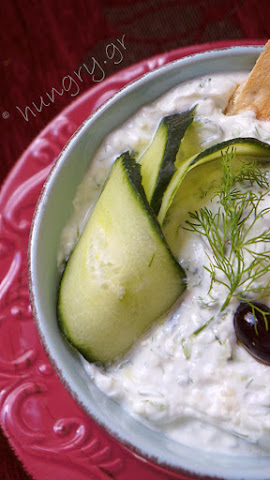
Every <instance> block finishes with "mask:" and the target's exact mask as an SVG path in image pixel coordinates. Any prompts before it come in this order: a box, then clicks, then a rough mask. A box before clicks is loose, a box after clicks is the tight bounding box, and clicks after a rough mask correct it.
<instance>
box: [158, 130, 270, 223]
mask: <svg viewBox="0 0 270 480" xmlns="http://www.w3.org/2000/svg"><path fill="white" fill-rule="evenodd" d="M230 147H233V148H235V149H236V153H237V155H238V156H245V157H247V158H248V157H250V158H258V159H259V160H260V161H263V160H270V145H268V143H265V142H261V141H260V140H257V139H256V138H249V137H247V138H233V139H231V140H227V141H225V142H221V143H217V144H216V145H214V146H212V147H209V148H207V149H206V150H204V151H202V152H200V153H199V154H197V155H194V156H193V157H190V158H188V159H186V160H185V161H183V162H182V163H181V164H180V165H179V167H178V168H177V170H176V172H175V173H174V175H173V176H172V178H171V181H170V183H169V185H168V188H167V190H166V191H165V193H164V195H163V199H162V203H161V207H160V210H159V212H158V215H157V218H158V221H159V223H160V225H162V224H163V222H164V219H165V217H166V214H167V211H168V209H169V208H170V205H171V203H172V201H173V199H174V196H175V194H176V192H177V190H178V188H179V185H180V183H181V182H182V181H183V179H184V178H185V176H186V174H187V173H188V172H189V171H190V170H192V169H193V168H194V167H197V166H198V165H202V164H203V163H207V162H210V161H212V160H217V159H218V158H220V155H221V152H222V151H223V150H224V151H225V150H227V149H228V148H230Z"/></svg>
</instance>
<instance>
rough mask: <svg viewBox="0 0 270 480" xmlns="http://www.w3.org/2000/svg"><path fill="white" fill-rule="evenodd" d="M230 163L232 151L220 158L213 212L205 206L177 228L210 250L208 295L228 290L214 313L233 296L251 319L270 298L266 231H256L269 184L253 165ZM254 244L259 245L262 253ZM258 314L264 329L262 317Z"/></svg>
mask: <svg viewBox="0 0 270 480" xmlns="http://www.w3.org/2000/svg"><path fill="white" fill-rule="evenodd" d="M235 158H236V153H235V150H234V149H233V150H230V151H229V150H227V151H226V152H225V153H224V154H222V159H221V160H222V168H223V180H222V183H221V186H220V187H219V189H218V190H217V191H216V193H215V194H214V196H213V198H212V201H213V200H214V199H216V201H217V203H218V205H219V206H218V209H217V211H216V213H214V212H213V211H212V210H211V209H209V208H207V207H204V208H201V209H200V210H198V211H195V212H192V213H189V215H190V218H191V220H187V221H186V226H185V227H183V228H185V229H186V230H189V231H191V232H195V233H198V234H200V235H202V236H204V237H205V238H206V239H207V242H208V244H209V247H210V249H211V256H210V255H208V259H209V266H204V268H205V269H206V270H207V271H208V273H209V274H210V287H209V291H208V294H209V295H210V294H211V290H212V288H213V285H214V284H215V283H219V284H221V285H224V286H225V287H226V288H227V290H228V294H227V296H226V298H225V300H224V302H223V304H222V306H221V309H220V311H221V312H222V311H224V309H225V308H226V307H227V305H228V304H229V302H230V300H231V299H232V298H233V297H236V298H238V299H239V301H245V302H247V303H248V304H249V305H251V308H252V311H253V313H254V317H255V310H256V309H257V307H256V306H255V307H254V305H253V302H254V301H257V300H260V299H262V298H264V297H266V296H268V295H270V278H269V280H268V281H267V280H266V279H265V275H266V274H267V273H269V272H270V257H269V255H270V228H267V229H265V230H264V231H260V229H261V228H256V227H258V221H259V220H260V219H262V218H263V217H264V216H265V215H266V214H268V213H270V208H268V207H267V208H262V202H263V201H264V200H265V198H266V197H267V196H268V195H269V184H268V181H267V174H266V172H264V171H262V170H261V169H260V168H259V167H258V164H257V162H256V161H250V162H244V163H242V164H241V166H240V168H239V169H238V170H236V168H235ZM254 185H257V186H258V187H259V189H257V192H255V191H253V190H252V187H253V186H254ZM258 244H263V251H260V249H259V250H258ZM261 250H262V249H261ZM260 313H262V314H263V317H264V321H265V325H266V328H267V329H268V322H267V315H266V313H265V312H263V311H260ZM211 321H212V319H211ZM209 323H210V322H209ZM207 324H208V322H207ZM196 333H197V332H196Z"/></svg>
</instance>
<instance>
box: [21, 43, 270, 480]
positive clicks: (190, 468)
mask: <svg viewBox="0 0 270 480" xmlns="http://www.w3.org/2000/svg"><path fill="white" fill-rule="evenodd" d="M261 50H262V49H261V47H232V48H228V49H223V50H213V51H209V52H205V53H202V54H197V55H193V56H190V57H186V58H183V59H181V60H177V61H175V62H173V63H170V64H167V65H165V66H163V67H161V68H159V69H157V70H155V71H152V72H150V73H148V74H146V75H145V76H143V77H141V78H140V79H138V80H137V81H135V82H133V83H132V84H130V85H128V86H127V87H125V88H124V89H122V90H121V91H119V92H118V93H117V94H116V95H115V96H114V97H113V98H112V99H110V100H109V101H108V102H107V103H106V104H105V105H103V106H102V107H101V108H100V109H99V110H98V111H97V112H95V113H94V114H93V115H92V116H91V117H90V118H89V119H88V120H87V121H86V122H85V123H84V124H83V126H82V127H81V128H80V129H79V130H78V131H77V132H76V134H75V135H74V136H73V137H72V139H71V140H70V142H69V143H68V144H67V146H66V147H65V149H64V150H63V152H62V153H61V155H60V157H59V159H58V161H57V163H56V165H55V167H54V169H53V171H52V173H51V175H50V177H49V179H48V181H47V183H46V185H45V188H44V189H43V192H42V195H41V197H40V199H39V202H38V205H37V209H36V213H35V217H34V221H33V228H32V235H31V240H30V290H31V300H32V308H33V312H34V316H35V318H36V322H37V326H38V330H39V333H40V336H41V339H42V342H43V344H44V346H45V348H46V351H47V353H48V355H49V357H50V359H51V361H52V363H53V365H54V366H55V369H56V371H57V372H58V374H59V376H60V378H61V380H62V381H63V383H64V385H65V386H66V387H67V388H68V390H69V391H70V392H71V394H72V395H73V396H74V398H75V399H76V400H77V402H78V403H79V404H80V405H81V406H82V407H83V408H84V409H85V410H86V411H87V412H88V413H89V415H90V416H91V417H93V418H94V419H95V420H96V421H97V422H98V423H99V424H101V425H103V426H104V427H105V428H106V430H107V431H109V432H110V433H111V435H113V436H114V437H116V438H117V439H119V440H120V442H122V443H124V444H125V445H128V446H130V447H131V448H132V449H133V450H135V451H136V452H138V453H140V454H141V455H142V456H144V457H147V458H151V459H152V460H153V459H154V460H155V461H157V462H158V463H161V464H163V465H166V466H168V468H172V469H177V470H178V469H180V470H184V471H187V472H189V473H190V474H191V475H196V476H198V475H199V476H200V475H201V476H203V477H205V476H210V477H212V476H213V477H222V478H226V479H230V480H238V479H239V480H240V479H245V480H255V479H256V480H263V479H264V480H266V479H267V478H268V479H269V471H270V457H269V456H268V457H260V458H258V457H252V456H249V457H238V456H229V455H221V454H215V455H213V454H211V453H206V452H205V451H200V450H195V449H192V448H189V447H186V446H183V445H180V444H178V443H176V442H174V441H172V440H169V439H166V438H165V437H163V436H162V435H161V434H159V433H157V432H154V431H152V430H150V429H148V428H147V427H145V426H144V425H142V424H140V423H138V422H137V421H136V420H135V419H134V418H132V417H131V416H130V415H129V414H127V413H126V412H125V411H123V409H122V408H121V407H120V406H119V405H118V404H116V403H115V402H114V401H113V400H111V399H110V398H108V397H106V395H105V394H103V393H102V392H101V391H100V390H99V389H98V388H97V387H96V386H95V384H94V383H92V382H91V381H90V380H89V378H88V377H87V375H86V373H85V371H84V370H83V368H82V365H81V362H80V360H79V357H78V354H77V353H76V351H75V350H74V349H72V348H71V347H70V346H69V345H68V344H67V342H66V341H65V340H64V339H63V337H62V335H61V333H60V331H59V329H58V326H57V318H56V299H57V290H58V285H59V273H58V271H57V266H56V257H57V250H58V247H59V239H60V235H61V232H62V230H63V227H64V225H65V224H66V222H67V219H68V217H69V215H70V213H71V207H72V199H73V197H74V194H75V191H76V188H77V186H78V184H79V183H80V181H81V179H82V178H83V175H84V173H85V171H86V170H87V168H88V166H89V161H91V157H93V155H94V154H95V152H96V150H97V148H98V146H99V145H100V143H101V141H102V140H103V138H104V137H105V136H106V135H107V134H108V133H109V132H110V131H111V130H112V129H114V128H115V127H117V126H118V125H119V124H121V123H122V122H123V121H125V120H126V119H127V118H128V117H130V116H131V115H132V114H133V113H135V112H136V110H138V108H139V107H141V106H142V105H144V104H147V103H150V102H152V101H153V100H154V99H156V98H157V97H159V96H160V95H162V94H163V93H164V92H166V91H167V90H169V89H170V88H172V87H174V86H175V85H177V84H179V83H181V82H184V81H187V80H189V79H192V78H194V77H197V76H200V75H205V74H209V73H214V72H233V71H240V70H250V69H251V68H252V66H253V65H254V63H255V61H256V59H257V57H258V55H259V53H260V51H261Z"/></svg>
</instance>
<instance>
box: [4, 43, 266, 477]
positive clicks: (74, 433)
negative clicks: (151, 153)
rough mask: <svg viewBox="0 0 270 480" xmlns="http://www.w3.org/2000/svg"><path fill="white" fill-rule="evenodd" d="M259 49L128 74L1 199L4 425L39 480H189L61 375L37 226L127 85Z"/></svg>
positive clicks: (59, 123)
mask: <svg viewBox="0 0 270 480" xmlns="http://www.w3.org/2000/svg"><path fill="white" fill-rule="evenodd" d="M254 43H260V42H218V43H215V44H205V45H199V46H193V47H187V48H182V49H179V50H174V51H172V52H169V53H165V54H162V55H158V56H156V57H154V58H151V59H148V60H144V61H143V62H141V63H139V64H136V65H133V66H131V67H128V68H127V69H125V70H122V71H120V72H118V73H117V74H116V75H114V76H112V77H110V78H108V79H106V80H104V81H103V82H102V83H101V84H99V85H98V86H97V87H95V88H93V89H91V90H89V91H88V92H86V93H85V94H84V95H82V96H81V97H80V98H78V100H77V101H76V102H74V103H73V104H72V105H71V106H70V107H68V108H67V109H65V110H64V111H63V113H62V114H61V115H59V116H58V117H57V118H56V119H55V120H54V121H53V122H51V123H50V124H49V125H48V127H47V128H46V129H45V130H43V132H41V133H40V135H39V136H38V137H37V138H36V140H34V142H33V143H32V144H31V145H30V146H29V148H28V149H27V150H26V152H25V153H24V155H23V156H22V157H21V158H20V160H19V161H18V162H17V164H16V166H15V167H14V168H13V170H12V171H11V173H10V175H9V177H8V178H7V180H6V182H5V184H4V186H3V188H2V191H1V196H0V232H1V236H0V423H1V426H2V428H3V430H4V432H5V433H6V435H7V436H8V437H9V440H10V443H11V444H12V446H13V448H14V449H15V451H16V453H17V455H18V456H19V458H20V459H21V460H22V461H23V463H24V465H25V467H26V468H27V470H28V471H29V472H30V473H31V474H32V475H33V476H34V478H35V479H36V480H47V479H48V478H53V479H56V480H58V479H60V478H61V479H62V478H65V480H103V479H112V478H113V479H117V480H124V479H127V478H128V479H129V480H135V479H138V478H140V479H142V480H144V479H147V480H159V479H160V480H161V479H178V480H185V479H187V478H189V477H187V476H185V475H183V474H179V473H174V472H168V471H166V470H165V469H163V468H160V467H159V466H158V465H154V464H152V463H150V462H148V461H146V460H144V459H142V458H139V457H138V456H136V455H135V454H134V453H132V452H130V451H129V450H127V449H126V448H125V447H123V446H122V445H120V444H119V443H118V442H117V441H116V440H114V439H113V438H111V437H110V436H109V435H108V434H107V433H106V432H105V431H104V430H102V429H101V428H100V427H98V426H97V425H96V424H95V423H94V422H93V421H92V420H91V419H90V418H89V417H88V416H87V415H86V414H85V413H84V412H83V411H82V410H81V409H80V408H79V407H78V405H77V404H76V403H75V401H74V400H73V399H72V398H71V396H70V395H69V393H68V392H67V391H66V390H65V388H64V386H63V385H62V384H61V383H60V380H59V379H58V377H57V376H56V374H55V373H54V371H53V369H52V367H51V366H50V364H49V362H48V359H47V357H46V355H45V353H44V350H43V348H42V346H41V344H40V341H39V338H38V335H37V331H36V327H35V325H34V322H33V318H32V314H31V308H30V304H29V296H28V287H27V248H28V237H29V232H30V226H31V220H32V216H33V213H34V209H35V205H36V202H37V199H38V196H39V194H40V191H41V188H42V185H43V183H44V181H45V179H46V177H47V176H48V174H49V172H50V170H51V168H52V165H53V164H54V162H55V160H56V159H57V156H58V155H59V153H60V151H61V150H62V148H63V147H64V145H65V144H66V143H67V141H68V139H69V138H70V137H71V135H72V134H73V133H74V132H75V130H76V129H77V128H78V126H79V125H80V124H81V123H82V122H83V121H84V120H85V119H86V118H87V117H88V116H89V115H90V114H91V112H93V111H94V110H95V109H96V108H97V107H98V106H100V105H101V104H102V103H103V102H104V101H105V100H107V99H108V98H109V97H110V96H111V95H112V94H113V93H115V92H116V91H117V90H119V89H120V88H122V87H123V86H124V85H126V84H127V83H128V82H130V81H132V80H134V79H136V78H137V77H139V76H140V75H142V74H144V73H147V72H148V71H150V70H153V69H154V68H157V67H159V66H161V65H163V64H165V63H168V62H169V61H173V60H176V59H178V58H181V57H183V56H186V55H190V54H193V53H197V52H201V51H205V50H209V49H210V48H211V49H212V48H220V47H229V46H232V45H235V44H242V45H243V44H254Z"/></svg>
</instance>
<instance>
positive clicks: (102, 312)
mask: <svg viewBox="0 0 270 480" xmlns="http://www.w3.org/2000/svg"><path fill="white" fill-rule="evenodd" d="M184 288H185V273H184V271H183V269H182V268H181V266H180V265H179V264H178V263H177V262H176V260H175V258H174V257H173V255H172V253H171V251H170V249H169V247H168V245H167V243H166V241H165V239H164V237H163V234H162V232H161V229H160V227H159V224H158V222H157V220H156V216H155V214H154V212H153V211H152V209H151V207H150V206H149V203H148V201H147V199H146V196H145V193H144V190H143V187H142V185H141V174H140V165H139V164H138V163H137V162H136V161H135V159H134V158H132V157H131V156H130V155H129V154H128V153H124V154H122V155H121V156H120V157H119V158H118V159H117V160H116V162H115V163H114V165H113V167H112V170H111V173H110V175H109V178H108V180H107V182H106V184H105V186H104V189H103V191H102V193H101V195H100V197H99V199H98V201H97V203H96V206H95V208H94V210H93V213H92V215H91V217H90V218H89V220H88V223H87V225H86V227H85V230H84V232H83V234H82V236H81V238H80V240H79V242H78V244H77V246H76V247H75V249H74V251H73V253H72V255H71V257H70V259H69V261H68V263H67V266H66V269H65V271H64V275H63V278H62V282H61V285H60V290H59V300H58V316H59V323H60V327H61V329H62V331H63V332H64V334H65V335H66V337H67V339H68V340H69V341H70V343H71V344H72V345H73V346H75V347H76V348H77V349H78V350H79V351H80V352H81V353H82V354H83V355H84V356H85V358H87V359H88V360H90V361H97V362H101V363H103V364H106V363H108V362H111V361H112V360H114V359H115V358H116V357H119V356H120V355H123V354H124V353H125V352H126V351H127V350H128V349H129V348H130V347H131V346H132V344H133V343H134V342H135V341H136V339H137V338H138V337H139V336H140V335H141V334H142V333H143V332H145V331H146V330H147V329H148V328H149V327H150V326H151V324H152V323H153V322H154V321H155V320H157V319H158V318H159V317H160V316H161V315H162V314H164V313H165V312H166V311H167V310H169V309H170V308H171V307H172V305H173V304H174V302H175V301H176V300H177V299H178V297H179V295H180V294H181V293H182V291H183V290H184Z"/></svg>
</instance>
